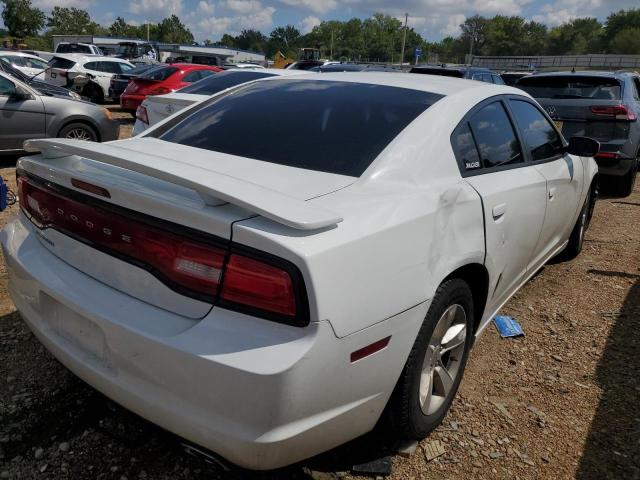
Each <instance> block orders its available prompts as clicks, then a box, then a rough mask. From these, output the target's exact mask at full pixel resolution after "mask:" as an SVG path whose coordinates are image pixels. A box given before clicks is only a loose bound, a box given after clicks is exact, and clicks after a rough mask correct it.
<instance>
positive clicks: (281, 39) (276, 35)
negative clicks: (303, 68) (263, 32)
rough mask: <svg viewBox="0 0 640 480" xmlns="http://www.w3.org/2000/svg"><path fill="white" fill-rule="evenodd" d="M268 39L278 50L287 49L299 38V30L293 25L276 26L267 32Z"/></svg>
mask: <svg viewBox="0 0 640 480" xmlns="http://www.w3.org/2000/svg"><path fill="white" fill-rule="evenodd" d="M269 37H270V40H271V41H272V42H273V43H274V47H277V48H278V50H282V51H283V52H284V51H287V50H289V48H291V47H293V46H294V45H295V43H296V41H297V40H299V39H300V31H299V30H298V29H297V28H296V27H294V26H293V25H287V26H284V27H276V28H274V29H273V31H272V32H271V33H270V34H269Z"/></svg>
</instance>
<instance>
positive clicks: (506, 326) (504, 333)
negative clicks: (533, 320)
mask: <svg viewBox="0 0 640 480" xmlns="http://www.w3.org/2000/svg"><path fill="white" fill-rule="evenodd" d="M493 323H494V324H495V326H496V328H497V329H498V333H500V336H501V337H502V338H510V337H522V336H524V331H523V330H522V327H521V326H520V324H519V323H518V322H516V321H515V320H514V319H513V318H512V317H507V316H506V315H496V317H495V318H494V319H493Z"/></svg>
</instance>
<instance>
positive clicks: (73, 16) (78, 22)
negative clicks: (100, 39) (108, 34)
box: [47, 7, 103, 35]
mask: <svg viewBox="0 0 640 480" xmlns="http://www.w3.org/2000/svg"><path fill="white" fill-rule="evenodd" d="M47 27H49V30H48V31H47V33H48V34H49V35H95V34H96V33H101V32H102V31H103V30H102V28H101V27H100V25H98V24H97V23H96V22H94V21H93V20H91V16H90V15H89V12H87V11H86V10H82V9H79V8H75V7H70V8H66V7H53V11H52V12H51V16H50V17H49V18H48V20H47Z"/></svg>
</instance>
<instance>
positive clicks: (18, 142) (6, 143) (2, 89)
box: [0, 75, 45, 150]
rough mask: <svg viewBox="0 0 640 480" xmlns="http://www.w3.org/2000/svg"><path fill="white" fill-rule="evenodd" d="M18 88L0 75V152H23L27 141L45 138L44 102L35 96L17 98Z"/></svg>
mask: <svg viewBox="0 0 640 480" xmlns="http://www.w3.org/2000/svg"><path fill="white" fill-rule="evenodd" d="M18 88H19V87H17V86H16V84H15V83H14V82H12V81H10V80H9V79H8V78H6V77H4V76H2V75H0V150H22V144H23V143H24V141H25V140H28V139H30V138H42V137H44V136H45V116H44V105H43V104H42V100H40V97H39V96H37V95H34V94H31V95H30V96H29V97H28V98H17V97H15V93H16V92H17V91H18ZM23 91H25V92H26V90H23Z"/></svg>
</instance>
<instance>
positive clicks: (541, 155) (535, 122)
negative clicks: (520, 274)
mask: <svg viewBox="0 0 640 480" xmlns="http://www.w3.org/2000/svg"><path fill="white" fill-rule="evenodd" d="M509 106H510V108H511V112H512V114H513V117H514V118H515V120H516V124H517V126H518V128H519V129H520V133H521V135H522V138H523V141H524V145H525V147H526V150H527V154H528V155H529V157H530V160H531V162H532V163H533V165H535V168H536V169H537V170H538V171H539V172H540V173H541V174H542V175H544V177H545V179H546V181H547V207H546V214H545V220H544V226H543V228H542V233H541V234H540V238H539V240H538V245H537V246H536V250H535V254H534V258H533V261H532V265H534V266H540V265H541V264H542V262H543V261H545V260H547V259H548V258H549V256H550V255H551V254H552V253H553V252H554V251H556V250H557V249H558V248H559V247H560V246H561V245H562V244H563V243H564V242H565V241H566V240H567V238H569V234H570V233H571V229H572V228H573V224H574V220H575V218H576V216H577V215H578V210H579V207H580V205H579V202H580V199H581V198H582V189H583V186H584V166H583V163H582V161H581V160H580V159H579V158H576V157H572V156H571V155H569V154H568V153H566V152H565V148H564V142H563V140H562V137H561V136H560V135H559V134H558V132H557V131H556V129H555V128H554V126H553V124H552V123H551V122H550V121H549V120H548V119H547V117H546V116H545V115H544V114H543V113H542V112H541V111H540V109H539V108H538V107H537V106H535V105H534V104H533V103H532V102H530V101H529V100H527V99H525V98H518V99H516V98H511V99H510V100H509Z"/></svg>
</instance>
